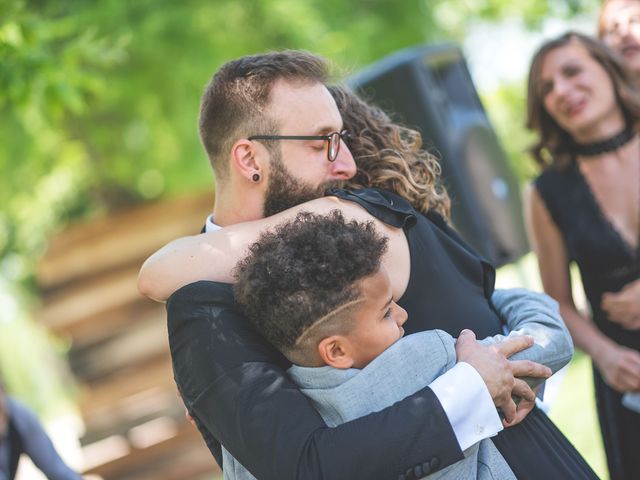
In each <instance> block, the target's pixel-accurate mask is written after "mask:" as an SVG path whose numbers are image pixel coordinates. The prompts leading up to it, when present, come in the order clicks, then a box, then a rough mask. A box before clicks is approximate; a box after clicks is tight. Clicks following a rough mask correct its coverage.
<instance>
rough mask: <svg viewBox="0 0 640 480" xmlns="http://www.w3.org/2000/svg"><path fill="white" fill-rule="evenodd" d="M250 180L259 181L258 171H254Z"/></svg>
mask: <svg viewBox="0 0 640 480" xmlns="http://www.w3.org/2000/svg"><path fill="white" fill-rule="evenodd" d="M251 180H253V181H254V182H256V183H258V182H259V181H260V174H259V173H254V174H253V175H252V176H251Z"/></svg>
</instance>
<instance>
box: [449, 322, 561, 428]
mask: <svg viewBox="0 0 640 480" xmlns="http://www.w3.org/2000/svg"><path fill="white" fill-rule="evenodd" d="M532 344H533V338H531V337H529V336H526V335H523V336H514V337H511V338H508V339H506V340H505V341H503V342H500V343H497V344H494V345H487V346H483V345H480V344H479V343H478V342H477V341H476V336H475V334H474V333H473V332H472V331H471V330H463V331H462V332H460V336H459V337H458V341H457V342H456V355H457V357H458V361H460V362H466V363H468V364H469V365H471V366H472V367H473V368H475V369H476V371H477V372H478V373H479V374H480V376H481V377H482V379H483V380H484V383H485V384H486V385H487V389H488V390H489V394H490V395H491V398H492V399H493V403H494V404H495V405H496V407H497V408H499V409H500V410H501V411H502V413H503V414H504V418H505V420H506V421H507V423H509V424H510V425H511V424H512V423H513V422H514V421H515V420H516V418H517V417H516V414H517V407H516V404H515V402H514V401H513V399H512V395H516V396H518V397H521V398H523V399H524V400H529V401H535V393H534V392H533V390H531V388H530V387H529V385H527V384H526V382H524V381H522V380H519V379H517V378H515V377H524V376H528V377H539V378H548V377H550V376H551V370H550V369H549V368H547V367H545V366H544V365H541V364H539V363H535V362H531V361H528V360H520V361H515V362H509V361H508V360H507V359H508V358H509V357H510V356H511V355H513V354H514V353H517V352H519V351H521V350H524V349H526V348H529V347H530V346H531V345H532ZM521 413H525V410H522V412H521ZM526 413H528V412H526ZM526 413H525V415H523V416H522V418H524V416H526ZM522 418H521V419H520V420H522ZM520 420H518V421H520Z"/></svg>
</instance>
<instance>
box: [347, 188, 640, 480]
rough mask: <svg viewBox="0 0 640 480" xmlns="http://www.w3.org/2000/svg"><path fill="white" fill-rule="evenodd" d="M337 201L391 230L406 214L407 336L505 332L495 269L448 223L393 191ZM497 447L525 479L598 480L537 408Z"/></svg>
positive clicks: (480, 335) (505, 434) (498, 439)
mask: <svg viewBox="0 0 640 480" xmlns="http://www.w3.org/2000/svg"><path fill="white" fill-rule="evenodd" d="M335 194H336V196H339V197H341V198H344V199H346V200H352V201H356V202H357V203H359V204H360V205H362V206H363V207H364V208H365V209H367V211H369V213H371V214H372V215H374V216H376V217H378V218H380V219H382V220H383V221H385V222H386V223H390V224H394V223H395V224H398V222H397V221H395V222H394V221H393V218H392V217H391V214H390V213H389V212H391V211H395V212H396V215H402V213H401V212H402V209H403V208H404V209H405V212H406V213H405V215H406V216H407V220H405V221H403V222H402V225H404V230H405V233H406V235H407V239H408V241H409V248H410V253H411V276H410V279H409V285H408V288H407V290H406V291H405V293H404V295H403V296H402V298H401V299H400V300H399V301H398V303H399V304H400V305H401V306H402V307H403V308H405V309H406V310H407V313H408V320H407V322H406V323H405V324H404V329H405V331H406V333H407V334H411V333H415V332H418V331H423V330H430V329H435V328H439V329H442V330H445V331H446V332H448V333H449V334H451V335H453V336H454V337H457V336H458V334H459V333H460V331H461V330H462V329H464V328H468V329H470V330H473V331H474V332H475V334H476V336H477V338H484V337H486V336H489V335H496V334H497V333H499V332H500V331H501V321H500V319H499V318H498V316H497V314H496V312H495V311H494V309H493V308H492V305H491V303H490V301H489V299H490V297H491V295H492V293H493V290H494V281H495V270H494V268H493V267H492V266H491V265H490V264H489V263H487V262H486V261H484V260H482V259H481V258H480V257H479V256H477V255H476V254H475V253H473V251H472V250H471V249H470V247H468V246H467V245H466V243H464V242H463V241H462V240H461V239H460V238H459V237H458V235H457V234H456V233H455V232H454V231H453V230H451V229H450V228H449V227H448V226H447V224H446V223H445V222H444V220H443V219H442V217H441V216H439V215H438V214H437V213H435V212H431V213H429V214H428V215H427V216H426V218H425V216H423V215H420V214H416V212H415V210H413V209H412V208H411V207H409V206H408V205H406V202H404V200H402V199H400V198H399V197H396V196H394V195H392V194H389V193H386V192H385V193H384V194H382V193H381V192H377V191H372V190H365V191H363V192H358V193H357V196H356V194H350V193H347V192H336V193H335ZM398 212H400V213H398ZM410 218H413V219H415V220H412V219H410ZM492 440H493V442H494V444H495V445H496V447H497V448H498V450H499V451H500V453H501V454H502V455H503V456H504V457H505V459H506V460H507V463H508V464H509V466H510V467H511V469H512V470H513V472H514V473H515V475H516V477H517V478H518V479H520V480H523V479H532V480H540V479H548V480H551V479H554V480H555V479H558V480H559V479H582V478H597V477H596V475H595V474H594V473H593V471H592V470H591V468H590V467H589V466H588V465H587V464H586V462H585V461H584V459H583V458H582V457H581V456H580V454H579V453H578V452H577V451H576V450H575V448H574V447H573V446H572V445H571V444H570V443H569V441H568V440H567V439H566V437H564V435H562V433H560V431H559V430H558V428H557V427H556V426H555V425H554V424H553V423H552V422H551V420H549V418H548V417H547V416H546V415H545V414H544V413H543V412H542V411H541V410H540V409H538V408H534V410H533V411H532V412H531V413H530V414H529V415H528V416H527V417H526V418H525V420H524V421H523V422H521V423H520V424H518V425H516V426H514V427H511V428H507V429H505V430H503V431H502V432H500V433H499V434H498V436H497V437H493V438H492ZM638 478H640V477H638Z"/></svg>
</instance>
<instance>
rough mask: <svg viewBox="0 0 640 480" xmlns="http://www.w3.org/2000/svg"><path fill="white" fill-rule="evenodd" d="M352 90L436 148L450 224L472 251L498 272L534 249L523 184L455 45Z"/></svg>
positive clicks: (370, 75) (381, 71)
mask: <svg viewBox="0 0 640 480" xmlns="http://www.w3.org/2000/svg"><path fill="white" fill-rule="evenodd" d="M347 83H348V84H349V85H350V86H351V87H352V88H354V89H355V90H356V91H357V92H358V93H359V94H360V95H361V96H362V97H363V98H364V99H365V100H367V101H371V102H373V103H375V104H376V105H378V106H379V107H380V108H382V109H383V110H385V111H386V112H387V113H389V114H390V115H391V117H392V118H394V119H398V120H399V121H400V122H401V123H403V124H404V125H407V126H409V127H412V128H416V129H417V130H419V131H420V132H421V133H422V138H423V142H424V144H425V147H426V148H429V147H430V146H431V145H433V147H435V149H436V150H437V153H439V157H440V164H441V166H442V176H443V182H444V185H445V186H446V187H447V190H448V191H449V195H450V196H451V201H452V211H451V220H452V223H453V225H454V227H455V228H456V230H457V231H458V232H459V233H460V235H461V236H462V237H463V238H464V239H465V240H466V241H467V242H469V244H471V246H472V247H474V248H475V249H476V250H477V251H478V252H479V253H480V254H481V255H483V256H484V257H485V258H486V259H487V260H489V261H490V262H492V263H493V264H494V265H495V266H496V267H498V266H501V265H504V264H506V263H509V262H512V261H514V260H516V259H518V258H519V257H520V256H522V255H523V254H525V253H526V252H527V251H528V250H529V248H528V245H527V240H526V234H525V230H524V225H523V221H522V205H521V200H520V191H519V186H518V181H517V179H516V177H515V175H514V174H513V172H512V171H511V169H510V168H509V166H508V163H507V160H506V157H505V153H504V151H503V149H502V148H501V147H500V143H499V142H498V139H497V137H496V135H495V133H494V131H493V128H492V127H491V124H490V123H489V119H488V118H487V115H486V113H485V111H484V108H483V107H482V104H481V102H480V99H479V97H478V94H477V92H476V89H475V87H474V85H473V81H472V80H471V75H470V74H469V70H468V69H467V66H466V62H465V59H464V55H463V54H462V51H461V50H460V49H459V48H458V47H457V46H455V45H451V44H439V45H425V46H419V47H414V48H410V49H407V50H402V51H400V52H397V53H395V54H392V55H391V56H389V57H386V58H385V59H383V60H381V61H380V62H378V63H376V64H374V65H372V66H370V67H368V68H366V69H365V70H363V71H361V72H359V73H357V74H356V75H354V76H352V77H351V78H349V79H348V80H347Z"/></svg>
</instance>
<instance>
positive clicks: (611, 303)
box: [601, 279, 640, 330]
mask: <svg viewBox="0 0 640 480" xmlns="http://www.w3.org/2000/svg"><path fill="white" fill-rule="evenodd" d="M601 305H602V309H603V310H604V311H605V312H606V314H607V315H608V316H609V318H610V319H611V321H613V322H616V323H619V324H620V325H622V326H623V327H624V328H626V329H628V330H637V329H640V279H639V280H636V281H634V282H631V283H628V284H627V285H625V286H624V288H623V289H622V290H620V291H619V292H617V293H605V294H604V295H602V304H601Z"/></svg>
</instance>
